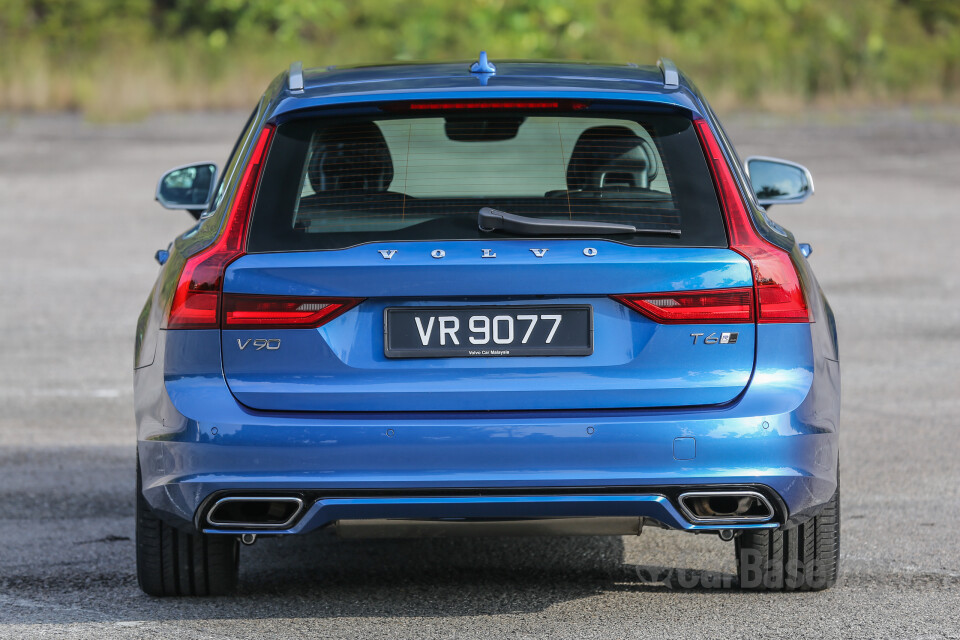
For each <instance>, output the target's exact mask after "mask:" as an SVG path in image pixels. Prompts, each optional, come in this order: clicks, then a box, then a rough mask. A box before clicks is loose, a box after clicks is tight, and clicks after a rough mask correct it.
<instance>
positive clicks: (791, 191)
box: [747, 156, 813, 207]
mask: <svg viewBox="0 0 960 640" xmlns="http://www.w3.org/2000/svg"><path fill="white" fill-rule="evenodd" d="M747 176H749V178H750V183H751V184H752V185H753V192H754V193H755V194H757V202H759V203H760V204H761V205H763V206H764V207H769V206H770V205H772V204H800V203H801V202H803V201H804V200H806V199H807V198H809V197H810V196H812V195H813V177H812V176H811V175H810V172H809V171H808V170H807V168H806V167H805V166H803V165H801V164H797V163H796V162H789V161H787V160H780V159H779V158H767V157H764V156H750V157H749V158H747Z"/></svg>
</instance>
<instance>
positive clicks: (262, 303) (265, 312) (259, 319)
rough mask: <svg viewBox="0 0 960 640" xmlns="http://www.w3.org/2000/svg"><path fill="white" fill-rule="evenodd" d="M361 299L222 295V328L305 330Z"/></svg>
mask: <svg viewBox="0 0 960 640" xmlns="http://www.w3.org/2000/svg"><path fill="white" fill-rule="evenodd" d="M362 301H363V300H362V299H361V298H299V297H296V298H295V297H290V296H261V295H241V294H234V293H225V294H223V328H224V329H264V328H270V329H309V328H314V327H319V326H321V325H324V324H326V323H328V322H330V321H331V320H333V319H334V318H336V317H338V316H339V315H341V314H343V313H345V312H347V311H349V310H350V309H352V308H354V307H355V306H357V305H358V304H360V302H362Z"/></svg>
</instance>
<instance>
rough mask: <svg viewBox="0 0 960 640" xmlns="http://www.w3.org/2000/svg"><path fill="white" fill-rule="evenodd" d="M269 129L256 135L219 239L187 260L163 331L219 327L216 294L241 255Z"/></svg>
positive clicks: (218, 294)
mask: <svg viewBox="0 0 960 640" xmlns="http://www.w3.org/2000/svg"><path fill="white" fill-rule="evenodd" d="M272 135H273V125H266V126H265V127H264V128H263V130H262V131H261V132H260V137H259V138H258V139H257V144H256V145H255V146H254V148H253V152H252V153H251V154H250V160H249V162H247V166H246V168H245V169H244V171H243V176H242V177H241V178H240V184H239V186H238V188H237V195H236V196H235V197H234V200H233V206H232V207H231V208H230V212H229V213H228V214H227V219H226V220H225V221H224V224H223V230H222V231H221V232H220V236H219V237H218V238H217V239H216V240H215V241H214V242H213V244H211V245H210V246H209V247H207V248H206V249H204V250H202V251H201V252H200V253H197V254H195V255H192V256H190V257H189V258H187V260H186V262H185V263H184V265H183V270H182V271H181V272H180V279H179V281H178V282H177V290H176V291H175V292H174V294H173V302H172V303H171V305H170V314H169V315H168V317H167V322H166V328H167V329H215V328H217V327H219V326H220V320H219V317H220V313H219V312H220V291H221V290H222V288H223V272H224V270H225V269H226V268H227V265H228V264H230V263H231V262H233V261H234V260H236V259H237V258H239V257H240V256H242V255H243V252H244V247H245V246H246V243H247V242H246V241H247V222H248V221H249V219H250V205H251V204H252V203H253V196H254V194H255V193H256V191H257V182H258V181H259V179H260V167H261V165H262V164H263V160H264V157H265V155H266V150H267V148H268V147H269V146H270V138H271V136H272Z"/></svg>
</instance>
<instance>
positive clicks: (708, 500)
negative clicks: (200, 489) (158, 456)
mask: <svg viewBox="0 0 960 640" xmlns="http://www.w3.org/2000/svg"><path fill="white" fill-rule="evenodd" d="M677 504H678V506H679V507H680V512H681V513H682V514H683V516H684V517H685V518H686V519H687V520H688V521H690V522H691V523H693V524H737V523H744V524H746V523H759V522H767V521H769V520H771V519H773V517H774V515H775V512H774V509H773V507H772V506H771V504H770V501H769V500H768V499H767V498H766V497H765V496H764V495H763V494H762V493H759V492H757V491H689V492H686V493H682V494H680V496H679V497H678V498H677ZM303 510H304V502H303V500H302V499H301V498H298V497H294V496H228V497H224V498H220V499H219V500H217V501H216V502H215V503H214V504H213V506H212V507H211V508H210V510H209V511H208V512H207V517H206V520H207V523H208V524H209V525H210V526H211V527H214V528H217V529H261V530H262V529H276V530H282V529H288V528H289V527H290V526H292V525H293V523H294V522H296V520H297V518H299V517H300V515H301V513H302V512H303ZM437 524H442V521H438V522H437ZM457 524H463V523H452V526H456V525H457ZM631 526H633V525H631Z"/></svg>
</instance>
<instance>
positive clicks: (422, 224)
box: [248, 109, 726, 253]
mask: <svg viewBox="0 0 960 640" xmlns="http://www.w3.org/2000/svg"><path fill="white" fill-rule="evenodd" d="M482 207H492V208H494V209H499V210H502V211H506V212H508V213H512V214H517V215H521V216H527V217H532V218H545V219H559V220H584V221H590V222H614V223H624V224H630V225H633V226H635V227H636V228H637V229H638V230H640V232H638V233H635V234H613V235H603V234H592V235H591V236H589V237H600V238H610V239H612V240H615V241H617V242H623V243H626V244H633V245H654V246H657V245H660V246H725V245H726V238H725V235H724V230H723V223H722V219H721V216H720V211H719V207H718V204H717V199H716V194H715V191H714V188H713V183H712V181H711V177H710V174H709V171H708V169H707V166H706V163H705V161H704V158H703V153H702V152H701V150H700V145H699V141H698V139H697V136H696V133H695V132H694V129H693V126H692V122H691V121H690V120H689V119H688V118H685V117H682V116H676V115H665V114H637V113H626V112H623V113H617V112H609V111H601V112H597V111H596V110H594V109H587V110H584V111H582V112H578V111H570V112H566V111H561V112H558V111H556V110H552V111H546V110H539V111H537V110H534V111H532V112H531V111H516V112H512V111H509V110H501V109H497V110H496V112H492V111H485V110H482V109H470V110H467V111H464V112H460V111H456V112H454V111H449V112H444V111H440V112H436V111H433V110H431V111H429V112H427V113H423V112H407V113H384V114H382V115H378V116H373V117H371V116H366V117H359V116H358V117H342V116H338V117H326V118H320V117H318V118H306V119H299V120H294V121H290V122H286V123H284V124H281V125H280V126H279V127H278V128H277V132H276V136H275V139H274V143H273V146H272V147H271V150H270V155H269V158H268V159H267V163H266V165H265V168H264V175H263V179H262V182H261V186H260V192H259V194H258V197H257V203H256V206H255V210H254V215H253V226H252V229H251V236H250V241H249V246H248V251H250V252H252V253H255V252H267V251H291V250H294V251H296V250H316V249H339V248H345V247H351V246H355V245H358V244H363V243H367V242H381V241H405V240H476V239H491V238H508V237H517V236H515V235H511V234H509V233H505V232H500V231H494V232H485V231H481V230H480V229H479V228H478V225H477V215H478V212H479V210H480V209H481V208H482ZM544 237H567V236H564V235H563V234H557V233H551V234H544ZM579 237H584V236H579Z"/></svg>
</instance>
